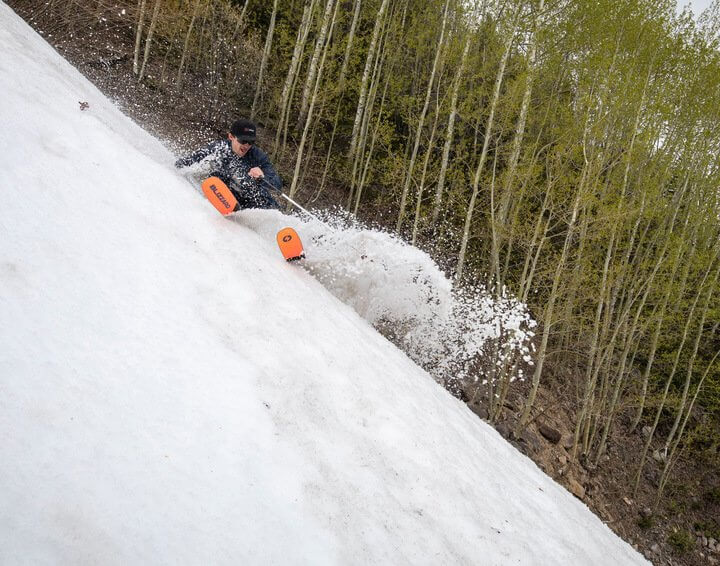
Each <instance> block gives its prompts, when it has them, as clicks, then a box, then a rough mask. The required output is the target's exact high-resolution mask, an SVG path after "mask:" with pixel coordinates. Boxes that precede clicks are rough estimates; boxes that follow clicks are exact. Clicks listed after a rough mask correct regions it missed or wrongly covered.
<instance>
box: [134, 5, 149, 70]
mask: <svg viewBox="0 0 720 566" xmlns="http://www.w3.org/2000/svg"><path fill="white" fill-rule="evenodd" d="M146 2H147V0H140V9H139V13H138V23H137V31H136V32H135V54H134V56H133V74H134V75H136V76H137V75H138V73H139V72H140V44H141V40H142V30H143V26H144V24H145V4H146Z"/></svg>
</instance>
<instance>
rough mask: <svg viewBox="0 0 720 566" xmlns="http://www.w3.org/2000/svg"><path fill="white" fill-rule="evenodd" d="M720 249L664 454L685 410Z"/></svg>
mask: <svg viewBox="0 0 720 566" xmlns="http://www.w3.org/2000/svg"><path fill="white" fill-rule="evenodd" d="M719 251H720V248H718V249H716V251H715V258H714V259H715V262H716V263H717V265H718V267H717V269H716V270H715V276H714V277H713V279H712V281H711V283H710V285H708V291H707V299H706V300H705V304H704V305H703V308H702V314H701V315H700V321H699V323H698V331H697V334H696V335H695V343H694V344H693V350H692V353H691V354H690V360H689V362H688V370H687V374H686V375H685V383H684V385H683V392H682V397H681V398H680V406H679V407H678V410H677V415H676V416H675V421H674V422H673V426H672V428H671V429H670V432H669V433H668V436H667V439H666V440H665V454H666V455H667V452H668V449H669V448H670V444H671V443H672V441H673V438H674V437H675V433H676V432H677V430H678V427H679V426H680V421H681V420H682V414H683V411H684V410H685V404H686V402H687V397H688V392H689V390H690V382H691V381H692V376H693V367H694V365H695V359H696V358H697V353H698V349H699V348H700V340H701V338H702V336H703V327H704V326H705V320H706V319H707V314H708V309H709V308H710V304H711V303H710V300H711V299H712V296H713V294H714V291H715V290H716V289H717V287H716V286H717V282H718V277H719V276H720V261H717V259H718V252H719ZM701 289H702V285H701V286H700V287H699V288H698V294H699V293H700V292H701Z"/></svg>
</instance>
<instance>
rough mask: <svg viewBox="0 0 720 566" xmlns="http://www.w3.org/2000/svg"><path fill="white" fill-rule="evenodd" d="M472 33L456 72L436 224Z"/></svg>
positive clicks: (437, 192) (435, 204)
mask: <svg viewBox="0 0 720 566" xmlns="http://www.w3.org/2000/svg"><path fill="white" fill-rule="evenodd" d="M471 38H472V35H471V33H470V32H467V37H466V38H465V47H464V48H463V52H462V57H461V58H460V65H459V66H458V69H457V72H456V73H455V80H454V81H453V90H452V98H451V101H450V114H449V115H448V125H447V130H446V131H445V143H444V144H443V153H442V161H441V162H440V175H439V177H438V184H437V187H436V188H435V201H434V202H433V212H432V224H433V226H435V225H436V224H437V222H438V219H439V218H440V207H441V206H442V196H443V192H444V190H445V176H446V175H447V170H448V163H449V161H450V148H451V147H452V142H453V136H454V133H455V120H456V119H457V106H458V95H459V93H460V83H461V82H462V75H463V73H464V72H465V65H466V63H467V56H468V52H469V51H470V42H471Z"/></svg>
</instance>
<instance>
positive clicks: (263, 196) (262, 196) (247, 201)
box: [212, 173, 280, 209]
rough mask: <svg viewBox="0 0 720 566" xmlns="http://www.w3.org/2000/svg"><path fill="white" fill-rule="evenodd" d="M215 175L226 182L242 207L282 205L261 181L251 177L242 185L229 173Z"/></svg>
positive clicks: (276, 206) (214, 175) (214, 174)
mask: <svg viewBox="0 0 720 566" xmlns="http://www.w3.org/2000/svg"><path fill="white" fill-rule="evenodd" d="M212 176H213V177H218V178H219V179H220V180H222V182H223V183H225V184H226V185H227V186H228V188H229V189H230V191H231V192H232V194H233V195H235V198H236V199H237V201H238V204H239V205H240V208H241V209H242V208H276V209H279V208H280V205H279V204H278V203H277V201H276V200H275V199H274V198H273V197H272V195H271V194H270V191H268V190H267V189H266V188H265V187H263V186H262V185H261V184H260V182H259V181H255V180H252V179H250V180H249V181H248V182H247V183H245V184H243V185H240V184H239V183H236V182H235V181H234V180H232V179H230V178H229V177H228V176H227V175H223V174H222V173H212Z"/></svg>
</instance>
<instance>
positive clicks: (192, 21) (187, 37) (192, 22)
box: [143, 0, 249, 90]
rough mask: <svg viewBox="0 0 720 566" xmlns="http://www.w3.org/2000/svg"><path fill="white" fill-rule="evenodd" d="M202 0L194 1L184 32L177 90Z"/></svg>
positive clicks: (176, 83)
mask: <svg viewBox="0 0 720 566" xmlns="http://www.w3.org/2000/svg"><path fill="white" fill-rule="evenodd" d="M202 1H203V0H197V2H195V8H194V9H193V14H192V18H190V25H189V26H188V30H187V33H186V34H185V43H184V44H183V50H182V55H181V56H180V63H179V64H178V71H177V77H176V79H175V85H176V88H177V89H178V90H180V89H181V88H182V76H183V75H182V73H183V68H184V67H185V59H186V58H187V52H188V46H189V45H190V36H191V35H192V31H193V27H194V26H195V20H196V19H197V15H198V12H199V11H200V4H201V3H202ZM248 1H249V0H248ZM143 2H144V0H143ZM246 5H247V3H246Z"/></svg>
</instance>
